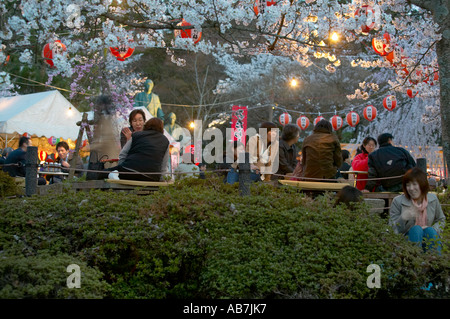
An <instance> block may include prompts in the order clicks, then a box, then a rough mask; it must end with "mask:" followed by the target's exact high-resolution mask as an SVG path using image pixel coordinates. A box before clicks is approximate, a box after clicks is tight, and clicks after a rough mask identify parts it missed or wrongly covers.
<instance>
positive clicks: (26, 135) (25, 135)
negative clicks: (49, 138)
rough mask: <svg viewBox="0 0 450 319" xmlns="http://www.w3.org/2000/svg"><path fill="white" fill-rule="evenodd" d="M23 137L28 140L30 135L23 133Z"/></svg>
mask: <svg viewBox="0 0 450 319" xmlns="http://www.w3.org/2000/svg"><path fill="white" fill-rule="evenodd" d="M22 136H23V137H28V138H30V137H31V135H30V134H28V133H27V132H25V133H23V135H22Z"/></svg>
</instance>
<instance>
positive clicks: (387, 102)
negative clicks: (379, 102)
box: [383, 95, 397, 111]
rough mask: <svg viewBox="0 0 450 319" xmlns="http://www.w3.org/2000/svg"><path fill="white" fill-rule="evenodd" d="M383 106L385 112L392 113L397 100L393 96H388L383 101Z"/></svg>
mask: <svg viewBox="0 0 450 319" xmlns="http://www.w3.org/2000/svg"><path fill="white" fill-rule="evenodd" d="M383 106H384V108H385V109H386V110H388V111H392V110H393V109H395V108H396V107H397V98H396V97H395V95H388V96H386V97H385V98H384V99H383Z"/></svg>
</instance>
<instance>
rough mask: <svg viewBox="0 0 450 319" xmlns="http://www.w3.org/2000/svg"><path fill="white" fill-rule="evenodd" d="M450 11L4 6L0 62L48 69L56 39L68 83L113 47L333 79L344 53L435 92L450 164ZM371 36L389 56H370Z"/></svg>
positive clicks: (285, 3)
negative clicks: (253, 62)
mask: <svg viewBox="0 0 450 319" xmlns="http://www.w3.org/2000/svg"><path fill="white" fill-rule="evenodd" d="M256 4H259V5H258V6H256ZM448 9H449V8H448V0H445V1H444V0H440V1H423V0H395V1H394V0H365V1H362V0H354V1H350V0H305V1H303V0H279V1H260V0H258V1H256V0H203V1H200V0H176V1H175V0H173V1H167V0H151V1H150V0H122V1H116V0H114V1H111V0H90V1H81V0H75V1H68V0H8V1H3V2H2V3H1V4H0V14H1V15H0V16H1V18H0V46H2V48H4V49H2V51H1V52H0V59H3V60H5V58H4V57H5V56H7V55H10V56H11V59H16V60H20V61H21V63H24V64H26V63H34V65H40V67H41V69H42V70H44V71H46V68H47V67H46V66H45V64H44V63H43V61H42V59H39V58H38V57H39V55H38V54H37V53H38V52H39V51H40V50H42V47H43V46H44V45H45V44H46V43H53V42H54V41H56V40H60V41H61V42H62V43H64V44H65V46H66V48H67V49H66V51H64V52H63V53H62V54H57V56H56V57H55V58H54V64H55V66H56V68H57V69H58V71H59V74H58V76H61V77H68V78H71V77H73V76H74V74H73V69H74V67H75V66H76V65H80V64H83V63H87V62H86V61H85V58H86V57H92V56H93V55H94V54H96V53H98V52H104V50H108V48H110V47H120V46H129V47H133V48H135V49H136V53H138V52H139V50H140V49H145V48H165V49H166V50H167V54H169V55H170V56H171V59H172V62H174V63H176V64H179V65H180V66H182V65H184V63H185V61H184V60H183V59H182V58H180V57H179V55H178V54H177V52H180V50H189V51H192V52H202V53H204V54H215V55H217V56H222V57H226V56H227V55H232V56H234V57H236V58H245V57H248V56H255V55H260V54H271V55H274V56H278V57H286V58H288V59H290V60H291V61H295V62H297V63H299V64H300V65H302V66H311V65H313V62H314V61H315V60H316V59H327V61H328V62H327V65H326V66H325V68H326V70H327V72H330V74H331V73H334V72H336V69H337V68H340V67H342V64H341V62H342V60H343V59H344V57H348V56H354V57H356V58H354V59H353V60H354V62H353V64H354V65H355V66H360V67H367V66H370V67H379V68H386V69H388V70H391V73H392V77H389V78H386V79H385V80H386V82H387V83H388V84H389V86H390V88H389V90H390V91H392V92H396V93H397V94H406V93H407V90H408V89H411V90H414V91H415V90H417V91H418V92H419V94H418V95H417V96H416V98H428V97H430V96H433V95H435V94H436V92H437V91H439V88H440V93H439V94H440V113H441V125H442V141H443V147H444V154H445V156H446V159H447V162H448V163H450V143H449V142H450V138H449V137H450V134H449V129H450V128H449V127H448V124H447V123H448V122H449V121H448V115H449V112H450V111H449V109H448V108H449V103H448V102H449V101H448V95H449V94H448V92H449V85H448V63H447V62H448V53H447V52H446V51H448V38H449V35H448V34H449V32H450V31H449V28H448V23H449V22H448V21H449V19H448V18H447V17H448V12H449V11H448ZM183 20H184V22H185V23H183V25H182V24H181V22H183ZM200 32H201V35H200ZM386 33H387V34H389V35H390V37H389V39H388V40H387V39H386V38H384V35H385V34H386ZM176 34H177V35H178V36H176ZM332 34H334V36H333V37H332V36H331V35H332ZM189 35H190V36H189ZM194 35H195V38H194ZM199 38H200V41H198V40H199ZM336 38H339V40H336ZM374 38H375V39H378V40H379V41H378V42H379V43H381V44H380V45H381V47H382V48H383V50H385V51H386V52H382V53H383V54H384V53H387V52H389V54H388V55H386V56H384V57H380V55H378V54H376V53H374V50H373V48H372V40H373V39H374ZM383 39H384V40H383ZM383 41H384V42H383ZM383 45H385V47H383ZM402 50H403V51H402ZM30 52H31V53H34V54H30ZM330 58H331V59H330ZM324 61H325V60H324ZM0 62H1V63H3V62H4V61H0ZM115 62H116V63H120V62H122V61H115ZM237 65H238V66H237V67H240V66H239V64H237ZM2 69H4V70H2V71H4V72H5V73H2V75H0V77H1V80H0V85H1V84H2V83H4V85H3V86H2V88H3V89H4V90H11V85H14V84H13V83H12V80H11V77H13V75H11V73H8V69H7V66H6V67H2ZM47 69H48V68H47ZM435 75H438V76H439V80H438V81H435ZM8 76H9V77H8ZM430 79H432V80H430ZM431 82H433V84H434V85H430V83H431ZM438 82H440V84H441V85H440V87H439V85H438V84H439V83H438ZM361 92H362V91H361V89H360V91H359V92H357V91H356V89H355V88H353V89H352V90H349V92H348V95H349V96H350V97H352V96H353V95H356V98H357V97H358V96H357V95H358V93H361ZM366 93H367V94H370V93H369V92H366ZM385 93H386V92H384V91H383V90H379V91H378V92H376V93H373V94H374V95H376V94H379V95H381V94H385ZM361 96H364V93H362V94H361ZM375 97H376V96H375ZM375 97H374V96H373V98H375ZM418 116H419V117H421V115H418Z"/></svg>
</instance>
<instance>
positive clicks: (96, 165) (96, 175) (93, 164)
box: [86, 151, 108, 181]
mask: <svg viewBox="0 0 450 319" xmlns="http://www.w3.org/2000/svg"><path fill="white" fill-rule="evenodd" d="M105 156H106V158H108V155H103V156H102V157H101V158H100V159H99V158H98V153H97V151H91V155H90V156H89V165H88V170H93V171H103V170H104V169H105V163H103V162H101V159H102V158H103V157H105ZM103 174H104V173H100V172H87V173H86V180H87V181H92V180H98V179H100V176H102V175H103Z"/></svg>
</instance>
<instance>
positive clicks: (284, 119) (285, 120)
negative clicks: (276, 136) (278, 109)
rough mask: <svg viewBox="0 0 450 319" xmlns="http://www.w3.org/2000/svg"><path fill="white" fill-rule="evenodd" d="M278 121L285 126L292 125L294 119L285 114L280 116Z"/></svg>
mask: <svg viewBox="0 0 450 319" xmlns="http://www.w3.org/2000/svg"><path fill="white" fill-rule="evenodd" d="M278 120H279V121H280V124H281V125H283V126H285V125H286V124H289V123H291V121H292V117H291V115H290V114H289V113H286V112H285V113H283V114H281V115H280V117H279V118H278Z"/></svg>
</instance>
